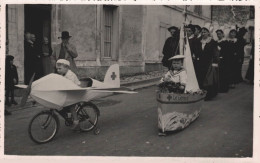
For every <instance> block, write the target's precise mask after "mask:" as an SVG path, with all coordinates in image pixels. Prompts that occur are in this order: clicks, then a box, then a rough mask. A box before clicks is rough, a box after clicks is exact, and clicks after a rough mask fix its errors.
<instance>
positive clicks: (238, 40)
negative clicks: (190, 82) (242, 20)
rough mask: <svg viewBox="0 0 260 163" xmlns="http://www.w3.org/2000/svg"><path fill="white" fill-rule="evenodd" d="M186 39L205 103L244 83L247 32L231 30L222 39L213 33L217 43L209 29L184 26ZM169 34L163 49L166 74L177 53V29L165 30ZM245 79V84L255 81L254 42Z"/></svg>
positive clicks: (178, 34)
mask: <svg viewBox="0 0 260 163" xmlns="http://www.w3.org/2000/svg"><path fill="white" fill-rule="evenodd" d="M184 28H185V29H184V33H185V37H187V38H188V42H189V46H190V51H191V56H192V60H193V65H194V69H195V73H196V77H197V80H198V84H199V87H200V88H201V89H204V90H207V96H206V98H205V100H210V99H212V98H213V97H215V96H216V95H217V93H218V92H228V90H229V89H230V88H235V86H236V84H238V83H240V82H242V81H244V79H243V77H242V65H243V62H244V57H245V50H244V47H245V46H246V45H247V42H246V40H245V39H244V36H245V34H246V33H247V29H246V28H244V27H242V28H237V29H231V30H230V31H229V34H228V35H227V36H225V34H224V32H223V30H221V29H218V30H216V31H215V32H216V35H217V39H216V40H214V39H213V37H212V34H213V33H212V30H211V29H210V27H209V26H204V27H200V26H199V25H193V24H189V25H185V27H184ZM168 31H169V32H170V33H171V37H169V38H168V39H167V40H166V42H165V44H164V48H163V55H164V56H163V59H162V64H163V65H164V66H165V67H167V68H168V69H169V70H171V69H172V60H171V57H173V56H176V55H178V54H179V53H180V47H179V40H180V29H179V28H177V27H175V26H172V27H170V28H168ZM245 78H246V79H247V81H248V82H250V83H253V80H254V42H253V41H252V50H251V56H250V62H249V67H248V71H247V73H246V76H245Z"/></svg>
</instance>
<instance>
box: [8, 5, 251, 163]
mask: <svg viewBox="0 0 260 163" xmlns="http://www.w3.org/2000/svg"><path fill="white" fill-rule="evenodd" d="M6 11H7V12H6V27H7V30H6V55H5V82H4V83H5V100H4V101H5V107H4V113H5V114H4V121H5V125H4V131H5V132H4V154H5V155H8V156H13V155H19V156H28V155H30V156H31V155H33V156H142V157H225V158H251V157H253V153H254V151H253V142H254V139H253V133H254V131H253V129H254V125H253V117H254V114H253V113H254V107H253V106H254V55H255V53H254V49H255V45H254V40H255V38H254V20H255V6H231V5H230V6H214V5H211V6H210V5H203V6H202V5H195V6H192V5H182V6H180V5H161V6H160V5H157V6H152V5H150V6H145V5H133V6H131V5H64V4H44V5H43V4H37V5H36V4H8V5H6ZM18 20H19V21H18ZM20 20H22V21H20Z"/></svg>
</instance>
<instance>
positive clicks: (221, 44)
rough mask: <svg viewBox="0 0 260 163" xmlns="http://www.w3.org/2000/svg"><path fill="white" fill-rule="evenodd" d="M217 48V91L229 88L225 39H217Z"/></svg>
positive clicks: (228, 60)
mask: <svg viewBox="0 0 260 163" xmlns="http://www.w3.org/2000/svg"><path fill="white" fill-rule="evenodd" d="M217 43H218V49H219V92H227V91H228V89H229V74H230V72H229V71H230V68H229V66H230V63H229V62H230V55H229V54H228V42H227V40H223V39H222V40H218V42H217Z"/></svg>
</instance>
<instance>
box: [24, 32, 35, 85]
mask: <svg viewBox="0 0 260 163" xmlns="http://www.w3.org/2000/svg"><path fill="white" fill-rule="evenodd" d="M33 51H34V50H33V42H32V41H31V33H30V32H25V34H24V84H26V85H28V84H29V81H30V79H31V77H32V76H33V74H34V73H35V66H34V65H35V60H36V57H35V55H33Z"/></svg>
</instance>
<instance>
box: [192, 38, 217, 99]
mask: <svg viewBox="0 0 260 163" xmlns="http://www.w3.org/2000/svg"><path fill="white" fill-rule="evenodd" d="M195 54H196V57H197V59H198V60H197V63H198V64H197V66H198V74H197V78H198V82H199V85H200V88H204V89H207V88H205V86H204V85H205V80H208V79H207V76H208V77H212V76H214V79H216V80H217V79H218V74H217V70H215V69H216V68H214V70H212V69H211V68H212V66H211V65H212V63H218V62H219V51H218V48H217V42H216V41H214V40H213V39H211V40H210V41H209V42H208V43H206V45H205V47H204V49H202V43H201V41H199V42H197V47H196V49H195ZM208 72H210V73H214V74H213V75H212V74H209V73H208ZM206 83H207V87H209V85H211V86H212V87H217V88H214V92H215V89H218V86H216V84H217V83H218V81H214V82H213V81H209V80H208V81H207V82H206ZM213 84H214V85H213ZM208 93H211V92H208ZM215 93H216V92H215ZM215 93H214V94H215Z"/></svg>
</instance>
